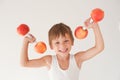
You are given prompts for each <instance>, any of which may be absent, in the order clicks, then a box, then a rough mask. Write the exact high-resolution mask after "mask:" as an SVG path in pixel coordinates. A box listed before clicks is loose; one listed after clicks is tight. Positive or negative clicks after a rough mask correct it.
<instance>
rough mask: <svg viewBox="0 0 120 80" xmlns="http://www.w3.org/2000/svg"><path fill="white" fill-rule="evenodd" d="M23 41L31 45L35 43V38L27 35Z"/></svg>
mask: <svg viewBox="0 0 120 80" xmlns="http://www.w3.org/2000/svg"><path fill="white" fill-rule="evenodd" d="M24 40H25V41H27V42H28V43H33V42H35V41H36V38H35V37H34V36H33V35H32V34H28V35H27V36H26V37H25V38H24Z"/></svg>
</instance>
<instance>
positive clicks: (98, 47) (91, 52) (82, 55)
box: [75, 18, 104, 63]
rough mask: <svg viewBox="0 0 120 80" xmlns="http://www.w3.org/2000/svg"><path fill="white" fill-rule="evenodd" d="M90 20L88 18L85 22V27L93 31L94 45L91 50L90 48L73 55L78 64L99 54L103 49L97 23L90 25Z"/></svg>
mask: <svg viewBox="0 0 120 80" xmlns="http://www.w3.org/2000/svg"><path fill="white" fill-rule="evenodd" d="M90 19H91V18H89V19H87V20H86V21H85V25H86V26H87V27H88V28H92V29H93V32H94V35H95V45H94V46H93V47H92V48H90V49H88V50H86V51H82V52H78V53H77V54H76V55H75V57H76V60H77V62H78V63H79V62H83V61H86V60H88V59H91V58H92V57H94V56H95V55H97V54H99V53H100V52H101V51H103V49H104V40H103V37H102V34H101V31H100V27H99V25H98V23H96V22H92V23H90Z"/></svg>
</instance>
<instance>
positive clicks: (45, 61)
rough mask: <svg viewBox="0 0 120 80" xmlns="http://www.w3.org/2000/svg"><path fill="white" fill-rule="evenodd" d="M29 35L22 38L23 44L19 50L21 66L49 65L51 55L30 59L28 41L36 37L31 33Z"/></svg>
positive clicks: (30, 41) (31, 41) (32, 40)
mask: <svg viewBox="0 0 120 80" xmlns="http://www.w3.org/2000/svg"><path fill="white" fill-rule="evenodd" d="M29 36H30V37H25V38H24V40H23V46H22V50H21V57H20V59H21V60H20V63H21V65H22V66H23V67H43V66H47V67H49V66H50V65H49V63H50V61H51V56H44V57H42V58H39V59H32V60H30V59H29V57H28V46H29V44H30V43H33V42H34V41H35V40H36V39H35V37H34V36H33V35H31V34H30V35H29Z"/></svg>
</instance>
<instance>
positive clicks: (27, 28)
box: [17, 24, 30, 36]
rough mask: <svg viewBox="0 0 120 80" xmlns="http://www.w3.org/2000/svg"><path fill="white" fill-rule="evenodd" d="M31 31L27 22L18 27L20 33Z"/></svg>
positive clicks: (24, 33)
mask: <svg viewBox="0 0 120 80" xmlns="http://www.w3.org/2000/svg"><path fill="white" fill-rule="evenodd" d="M29 31H30V29H29V27H28V25H26V24H20V25H19V26H18V27H17V32H18V34H19V35H22V36H24V35H26V34H27V33H28V32H29Z"/></svg>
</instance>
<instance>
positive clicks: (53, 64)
mask: <svg viewBox="0 0 120 80" xmlns="http://www.w3.org/2000/svg"><path fill="white" fill-rule="evenodd" d="M90 19H91V18H89V19H87V20H86V21H85V26H86V27H87V28H92V29H93V31H94V34H95V45H94V46H93V47H92V48H90V49H88V50H86V51H79V52H77V53H75V54H70V51H71V47H72V46H73V44H74V38H73V35H72V31H71V29H70V27H69V26H67V25H65V24H63V23H59V24H55V25H53V27H52V28H51V29H50V30H49V35H48V37H49V45H50V48H51V49H52V50H54V51H55V53H56V55H46V56H44V57H42V58H39V59H32V60H30V59H29V58H28V45H29V43H33V42H34V41H35V40H36V38H35V37H34V36H33V35H31V34H30V36H31V37H32V38H29V37H25V38H24V40H23V46H22V52H21V64H22V66H24V67H43V66H46V67H47V68H48V69H49V74H50V80H79V71H80V68H81V65H82V63H83V62H84V61H86V60H88V59H91V58H92V57H94V56H95V55H97V54H99V53H100V52H101V51H102V50H103V49H104V41H103V38H102V35H101V31H100V28H99V25H98V23H96V22H92V23H90Z"/></svg>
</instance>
